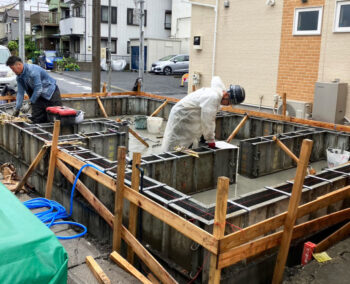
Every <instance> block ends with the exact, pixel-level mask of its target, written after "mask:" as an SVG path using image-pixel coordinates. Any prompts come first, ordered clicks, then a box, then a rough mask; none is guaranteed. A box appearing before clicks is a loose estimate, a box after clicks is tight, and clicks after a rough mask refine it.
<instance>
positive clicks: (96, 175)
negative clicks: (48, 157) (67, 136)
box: [57, 150, 117, 191]
mask: <svg viewBox="0 0 350 284" xmlns="http://www.w3.org/2000/svg"><path fill="white" fill-rule="evenodd" d="M57 158H59V159H61V160H62V161H63V162H65V163H67V164H68V165H70V166H72V167H74V168H76V169H78V170H79V169H80V168H81V167H82V166H84V165H85V164H86V163H85V162H83V161H81V160H79V159H77V158H75V157H73V156H71V155H69V154H67V153H65V152H63V151H60V150H58V153H57ZM83 173H84V174H86V175H88V176H89V177H91V178H92V179H94V180H95V181H97V182H99V183H100V184H102V185H104V186H105V187H107V188H109V189H110V190H112V191H115V189H116V185H117V182H116V180H115V179H113V178H111V177H110V176H108V175H106V174H103V173H101V172H99V171H98V170H95V169H93V168H89V167H87V168H85V169H84V170H83Z"/></svg>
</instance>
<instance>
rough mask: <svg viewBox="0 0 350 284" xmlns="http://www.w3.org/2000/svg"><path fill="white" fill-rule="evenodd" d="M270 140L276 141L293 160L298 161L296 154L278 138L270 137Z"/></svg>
mask: <svg viewBox="0 0 350 284" xmlns="http://www.w3.org/2000/svg"><path fill="white" fill-rule="evenodd" d="M272 140H273V141H275V142H276V144H277V145H278V146H279V147H280V148H281V149H282V150H283V151H284V152H285V153H286V154H287V155H288V156H289V157H291V158H292V159H293V160H294V162H296V163H298V162H299V159H298V157H297V156H295V155H294V153H293V152H292V151H291V150H290V149H289V148H288V147H287V146H286V145H285V144H283V143H282V141H281V140H280V139H278V138H277V137H276V136H273V137H272Z"/></svg>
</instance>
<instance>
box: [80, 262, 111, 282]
mask: <svg viewBox="0 0 350 284" xmlns="http://www.w3.org/2000/svg"><path fill="white" fill-rule="evenodd" d="M86 264H87V266H88V267H89V268H90V270H91V272H92V273H93V274H94V276H95V278H96V279H97V281H98V283H100V284H110V283H111V280H110V279H109V278H108V277H107V275H106V274H105V273H104V272H103V270H102V268H101V266H99V265H98V263H97V262H96V261H95V260H94V258H93V257H92V256H91V255H88V256H87V257H86Z"/></svg>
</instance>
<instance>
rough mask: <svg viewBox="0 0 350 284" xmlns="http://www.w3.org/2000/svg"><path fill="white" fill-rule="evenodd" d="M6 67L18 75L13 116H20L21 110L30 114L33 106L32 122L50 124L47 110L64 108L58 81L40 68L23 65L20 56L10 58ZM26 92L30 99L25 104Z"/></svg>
mask: <svg viewBox="0 0 350 284" xmlns="http://www.w3.org/2000/svg"><path fill="white" fill-rule="evenodd" d="M6 65H7V66H9V67H10V68H11V69H12V71H13V72H14V73H15V74H16V75H17V86H18V91H17V97H16V106H15V109H14V111H13V114H12V115H13V116H18V115H19V112H20V110H22V111H23V112H28V110H29V108H30V106H32V117H31V120H32V121H33V123H45V122H48V119H47V114H46V108H47V107H49V106H62V101H61V94H60V90H59V88H58V86H57V85H56V80H55V79H53V78H52V77H51V76H49V74H48V73H47V72H46V71H45V70H44V69H42V68H41V67H40V66H37V65H33V64H23V62H22V60H21V58H19V57H18V56H10V57H9V58H8V60H7V62H6ZM25 92H26V93H27V94H28V96H29V98H30V100H29V103H23V99H24V93H25ZM22 105H23V106H22Z"/></svg>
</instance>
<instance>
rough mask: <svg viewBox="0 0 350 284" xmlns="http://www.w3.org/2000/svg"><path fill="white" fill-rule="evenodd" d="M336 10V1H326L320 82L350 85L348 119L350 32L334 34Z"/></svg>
mask: <svg viewBox="0 0 350 284" xmlns="http://www.w3.org/2000/svg"><path fill="white" fill-rule="evenodd" d="M335 8H336V1H335V0H326V1H325V7H324V16H323V27H322V40H321V54H320V63H319V73H318V80H319V81H320V82H330V81H332V80H334V79H336V78H337V79H340V81H341V82H346V83H348V84H349V89H348V99H347V105H346V117H348V118H350V32H346V33H335V32H333V30H334V17H335Z"/></svg>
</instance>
